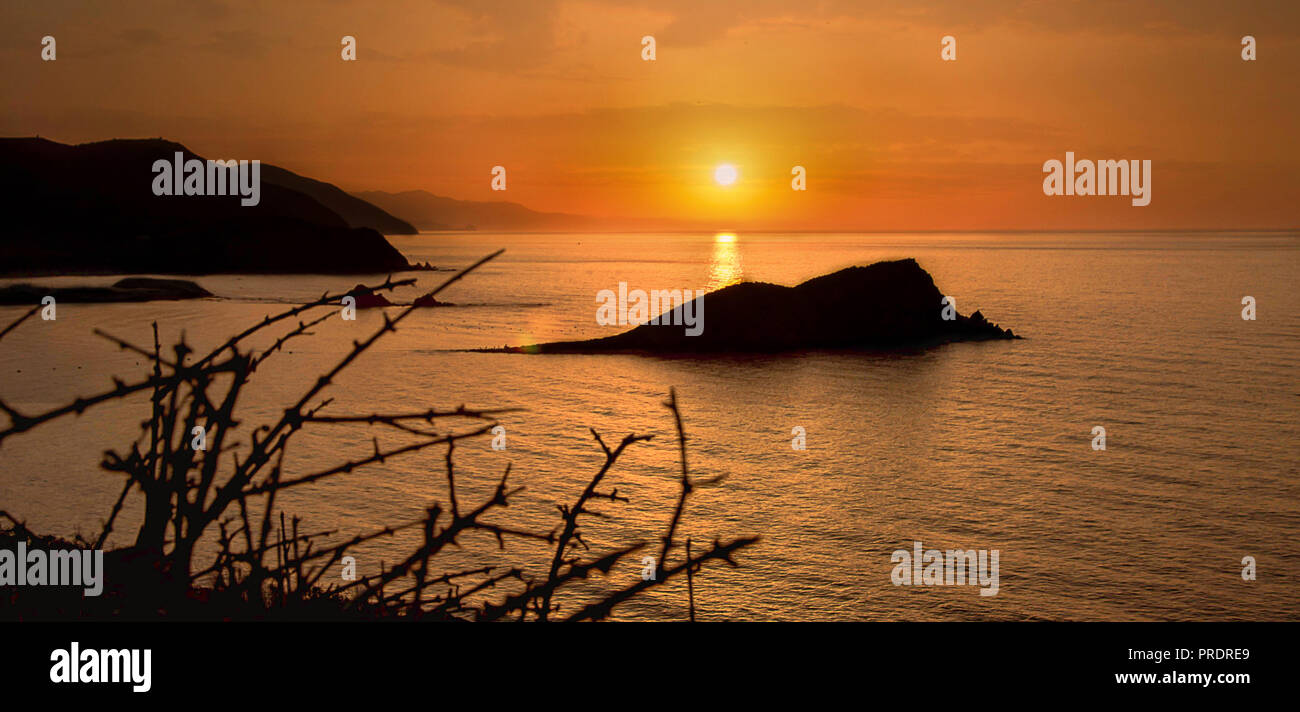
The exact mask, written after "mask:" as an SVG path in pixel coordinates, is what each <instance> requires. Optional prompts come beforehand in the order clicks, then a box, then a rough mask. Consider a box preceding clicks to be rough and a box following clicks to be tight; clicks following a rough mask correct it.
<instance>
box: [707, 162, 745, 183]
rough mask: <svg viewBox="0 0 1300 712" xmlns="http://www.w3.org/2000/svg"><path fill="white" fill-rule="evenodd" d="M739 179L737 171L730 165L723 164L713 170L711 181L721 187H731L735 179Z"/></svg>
mask: <svg viewBox="0 0 1300 712" xmlns="http://www.w3.org/2000/svg"><path fill="white" fill-rule="evenodd" d="M739 177H740V173H739V171H737V170H736V167H735V166H733V165H731V164H730V163H723V164H721V165H719V166H718V167H717V168H714V169H713V180H714V181H716V182H717V184H718V185H721V186H728V185H731V184H732V183H735V182H736V179H737V178H739Z"/></svg>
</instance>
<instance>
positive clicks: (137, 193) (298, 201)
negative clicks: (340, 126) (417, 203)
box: [0, 138, 410, 274]
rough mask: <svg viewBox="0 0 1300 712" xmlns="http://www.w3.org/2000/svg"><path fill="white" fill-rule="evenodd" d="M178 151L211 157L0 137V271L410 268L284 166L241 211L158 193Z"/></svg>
mask: <svg viewBox="0 0 1300 712" xmlns="http://www.w3.org/2000/svg"><path fill="white" fill-rule="evenodd" d="M178 151H179V152H181V153H182V154H183V157H184V159H186V160H188V159H190V158H198V159H200V160H203V159H204V157H202V156H198V155H196V154H194V153H193V152H192V151H190V150H188V149H186V148H185V147H184V146H182V145H181V144H178V143H175V142H172V141H166V140H162V139H115V140H112V141H101V142H96V143H87V144H81V145H77V146H71V145H66V144H61V143H56V142H54V141H48V140H45V139H40V138H3V139H0V211H3V215H4V219H5V229H4V231H3V233H0V273H5V274H51V273H78V272H80V273H88V272H94V273H158V274H211V273H218V272H226V273H239V272H262V273H322V274H368V273H381V272H393V271H399V270H403V269H407V268H409V267H410V265H409V264H408V263H407V260H406V258H405V257H403V256H402V254H401V253H400V252H398V251H397V249H396V248H394V247H393V246H392V245H390V244H389V243H388V241H387V240H385V239H384V236H383V235H381V234H380V233H379V232H377V231H376V230H374V229H372V228H370V227H351V226H350V225H349V221H348V220H346V219H344V218H343V217H341V216H340V215H339V214H338V213H336V212H334V211H333V210H330V209H329V208H327V207H326V206H325V205H323V204H322V203H321V202H320V201H318V200H316V199H315V198H313V197H311V196H310V195H308V194H306V193H303V192H300V191H299V190H295V189H292V188H290V187H286V186H285V185H281V184H279V183H277V182H276V180H287V181H288V182H289V183H291V184H298V185H305V186H306V188H307V189H308V190H312V191H315V192H317V193H321V194H329V193H330V191H329V190H328V189H329V188H333V186H329V185H328V184H323V183H318V182H316V181H310V179H306V178H302V177H301V176H295V175H294V174H292V173H290V172H288V171H283V170H279V169H275V168H274V167H273V166H266V165H263V166H262V171H263V172H262V181H261V188H260V202H259V203H258V204H257V205H253V206H243V205H240V199H239V197H238V196H156V195H154V194H153V191H152V185H153V180H154V172H153V163H154V161H156V160H158V159H167V160H171V159H172V157H173V155H174V154H175V153H176V152H178ZM215 158H219V159H238V158H241V157H240V156H218V157H215ZM242 158H248V157H247V156H244V157H242ZM308 182H310V183H315V184H316V185H314V186H312V185H306V184H307V183H308ZM340 192H341V191H340ZM327 199H328V198H327ZM330 202H335V203H337V202H339V201H330ZM343 202H350V201H343ZM353 207H356V206H353ZM349 212H353V211H351V210H349ZM353 214H354V216H355V214H356V213H355V212H353ZM390 217H391V216H390Z"/></svg>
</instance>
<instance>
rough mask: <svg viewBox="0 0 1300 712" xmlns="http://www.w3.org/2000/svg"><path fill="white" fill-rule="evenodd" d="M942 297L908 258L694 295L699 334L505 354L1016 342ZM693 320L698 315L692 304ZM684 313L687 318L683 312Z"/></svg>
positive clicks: (660, 328)
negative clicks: (947, 308) (947, 312)
mask: <svg viewBox="0 0 1300 712" xmlns="http://www.w3.org/2000/svg"><path fill="white" fill-rule="evenodd" d="M943 297H944V295H943V293H942V292H940V291H939V288H938V287H936V286H935V284H934V279H933V278H932V277H931V276H930V274H929V273H928V272H926V271H925V270H924V269H922V268H921V266H920V265H918V264H917V263H916V260H914V259H905V260H898V261H894V262H877V263H876V264H873V265H870V266H867V267H849V268H847V269H843V270H840V271H838V272H835V273H832V274H828V275H824V276H821V277H816V278H814V279H810V280H808V281H807V282H804V283H803V284H800V285H799V286H797V287H784V286H781V285H776V284H768V283H764V282H743V283H741V284H734V285H731V286H729V287H725V288H723V289H720V290H718V291H716V292H711V293H709V294H706V295H704V297H700V299H703V300H704V310H703V312H702V313H703V327H704V328H703V331H702V332H701V333H699V334H698V335H696V336H688V335H686V333H685V332H686V328H685V327H684V326H682V325H681V324H682V321H683V320H682V318H681V317H682V315H681V314H680V313H676V312H680V311H681V310H682V309H683V307H686V306H688V305H683V306H681V307H677V308H676V309H674V310H672V312H670V313H674V316H675V317H676V318H675V319H674V320H673V322H674V325H665V324H643V325H641V326H638V327H636V328H634V329H632V330H630V331H626V332H623V333H621V334H618V335H616V336H608V337H605V338H601V339H590V340H586V341H561V342H555V343H549V344H537V345H532V346H517V347H508V348H506V349H504V350H505V351H509V352H514V353H586V354H596V353H652V354H691V353H726V352H736V353H744V352H780V351H795V350H807V349H872V350H878V349H899V348H912V347H920V346H932V345H937V344H942V343H948V342H953V341H987V340H993V339H1017V338H1020V337H1018V336H1016V335H1015V334H1013V333H1012V332H1011V330H1010V329H1002V328H1000V327H998V326H997V325H996V324H993V323H991V322H990V321H988V320H987V319H986V318H985V317H984V315H983V314H981V313H980V312H978V311H977V312H975V313H974V314H971V315H970V316H962V315H960V314H955V318H954V319H952V320H945V319H944V318H943V314H942V310H943V305H942V304H941V301H942V299H943ZM695 309H696V311H695V312H694V313H695V314H699V313H701V312H700V311H699V309H698V306H696V307H695ZM687 313H688V314H689V313H691V312H689V311H688V312H687Z"/></svg>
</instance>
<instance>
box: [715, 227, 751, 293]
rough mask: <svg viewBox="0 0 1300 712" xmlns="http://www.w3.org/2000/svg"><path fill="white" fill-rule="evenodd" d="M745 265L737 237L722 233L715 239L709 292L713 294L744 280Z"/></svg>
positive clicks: (732, 234)
mask: <svg viewBox="0 0 1300 712" xmlns="http://www.w3.org/2000/svg"><path fill="white" fill-rule="evenodd" d="M744 272H745V268H744V263H743V262H742V261H741V259H740V248H739V247H738V246H737V244H736V235H735V234H734V233H730V232H721V233H718V234H717V235H714V237H713V259H712V263H711V264H710V265H709V286H708V287H707V289H708V291H710V292H712V291H715V290H718V289H722V288H723V287H725V286H727V285H729V284H736V283H737V282H740V281H742V280H743V279H744Z"/></svg>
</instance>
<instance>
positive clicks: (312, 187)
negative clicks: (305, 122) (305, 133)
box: [262, 163, 419, 235]
mask: <svg viewBox="0 0 1300 712" xmlns="http://www.w3.org/2000/svg"><path fill="white" fill-rule="evenodd" d="M262 182H263V183H274V184H276V185H281V186H284V187H285V188H288V189H290V190H296V191H298V192H299V193H302V194H304V195H308V196H311V197H312V198H315V199H316V202H318V203H320V204H321V205H324V206H325V207H327V208H329V209H330V210H332V211H334V212H335V213H337V214H338V216H339V217H341V218H343V219H344V220H346V221H347V223H348V225H349V226H351V227H368V228H371V229H373V230H378V231H379V232H382V233H384V234H385V235H414V234H415V233H417V232H419V230H417V229H416V227H415V226H414V225H412V224H411V223H409V222H407V221H405V220H403V219H401V218H398V217H395V216H393V215H390V214H389V213H388V212H387V211H385V210H383V209H382V208H379V207H376V206H374V205H371V204H370V203H367V202H366V201H365V200H363V199H361V198H358V197H356V196H354V195H350V194H348V193H346V192H344V191H343V190H342V189H341V188H339V187H338V186H335V185H333V184H330V183H326V182H324V181H319V180H313V179H311V178H307V177H304V176H300V175H298V174H297V173H293V172H292V171H288V170H285V169H283V168H280V167H279V166H272V165H268V164H265V163H263V164H262Z"/></svg>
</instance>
